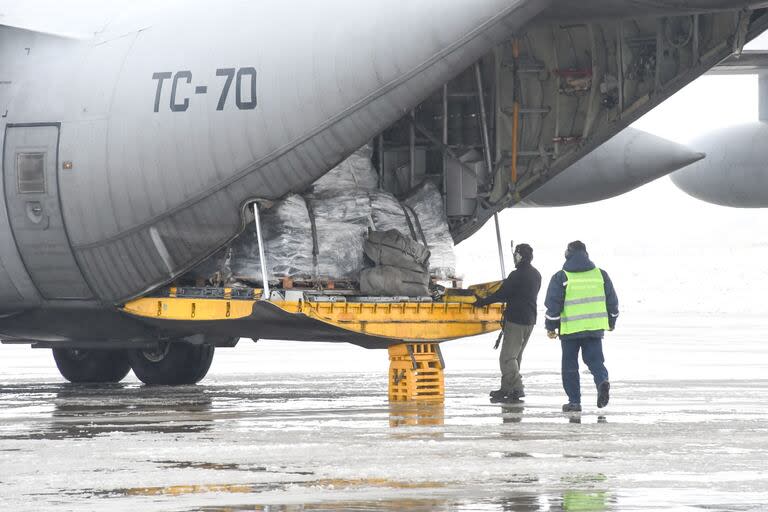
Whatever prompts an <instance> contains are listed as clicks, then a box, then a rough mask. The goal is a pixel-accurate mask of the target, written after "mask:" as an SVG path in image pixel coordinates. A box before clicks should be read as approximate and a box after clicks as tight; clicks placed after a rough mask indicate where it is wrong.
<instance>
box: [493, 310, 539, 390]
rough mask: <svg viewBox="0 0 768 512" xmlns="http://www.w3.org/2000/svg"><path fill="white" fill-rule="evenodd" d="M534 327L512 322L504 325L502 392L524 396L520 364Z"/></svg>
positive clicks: (501, 364)
mask: <svg viewBox="0 0 768 512" xmlns="http://www.w3.org/2000/svg"><path fill="white" fill-rule="evenodd" d="M533 327H534V326H533V325H520V324H515V323H512V322H510V321H507V322H505V323H504V344H503V345H502V346H501V354H500V355H499V366H500V367H501V390H502V391H503V392H504V393H505V394H508V395H509V394H512V393H513V392H518V393H519V394H522V393H523V391H524V390H525V387H524V386H523V376H522V375H520V363H521V362H522V361H523V351H524V350H525V346H526V345H527V344H528V339H529V338H530V337H531V333H532V332H533Z"/></svg>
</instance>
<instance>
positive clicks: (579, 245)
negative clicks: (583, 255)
mask: <svg viewBox="0 0 768 512" xmlns="http://www.w3.org/2000/svg"><path fill="white" fill-rule="evenodd" d="M567 252H568V254H573V253H575V252H587V246H586V245H585V244H584V242H582V241H581V240H576V241H575V242H571V243H569V244H568V250H567Z"/></svg>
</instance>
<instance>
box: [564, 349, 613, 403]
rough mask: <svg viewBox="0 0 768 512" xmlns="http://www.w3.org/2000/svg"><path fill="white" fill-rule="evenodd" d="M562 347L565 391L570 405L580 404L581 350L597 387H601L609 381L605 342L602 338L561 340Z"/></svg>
mask: <svg viewBox="0 0 768 512" xmlns="http://www.w3.org/2000/svg"><path fill="white" fill-rule="evenodd" d="M560 345H561V346H562V347H563V365H562V375H563V389H565V393H566V394H567V395H568V402H569V403H572V404H580V403H581V382H580V379H579V350H581V357H582V359H584V364H586V365H587V368H589V371H590V372H592V377H593V378H594V380H595V386H599V385H600V384H602V383H603V382H605V381H606V380H608V370H606V368H605V357H603V340H602V338H576V339H570V340H567V341H562V340H561V341H560Z"/></svg>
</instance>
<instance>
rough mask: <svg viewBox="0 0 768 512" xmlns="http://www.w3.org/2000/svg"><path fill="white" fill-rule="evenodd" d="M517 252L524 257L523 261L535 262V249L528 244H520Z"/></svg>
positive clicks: (516, 248) (516, 249)
mask: <svg viewBox="0 0 768 512" xmlns="http://www.w3.org/2000/svg"><path fill="white" fill-rule="evenodd" d="M515 252H516V253H517V254H519V255H520V256H522V258H523V261H525V262H528V263H530V262H531V261H533V247H531V246H530V245H528V244H518V245H517V247H515Z"/></svg>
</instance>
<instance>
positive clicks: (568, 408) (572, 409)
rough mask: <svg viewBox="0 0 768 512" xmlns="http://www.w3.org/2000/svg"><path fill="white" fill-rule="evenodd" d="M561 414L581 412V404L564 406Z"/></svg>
mask: <svg viewBox="0 0 768 512" xmlns="http://www.w3.org/2000/svg"><path fill="white" fill-rule="evenodd" d="M563 412H581V404H571V403H567V404H564V405H563Z"/></svg>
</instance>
